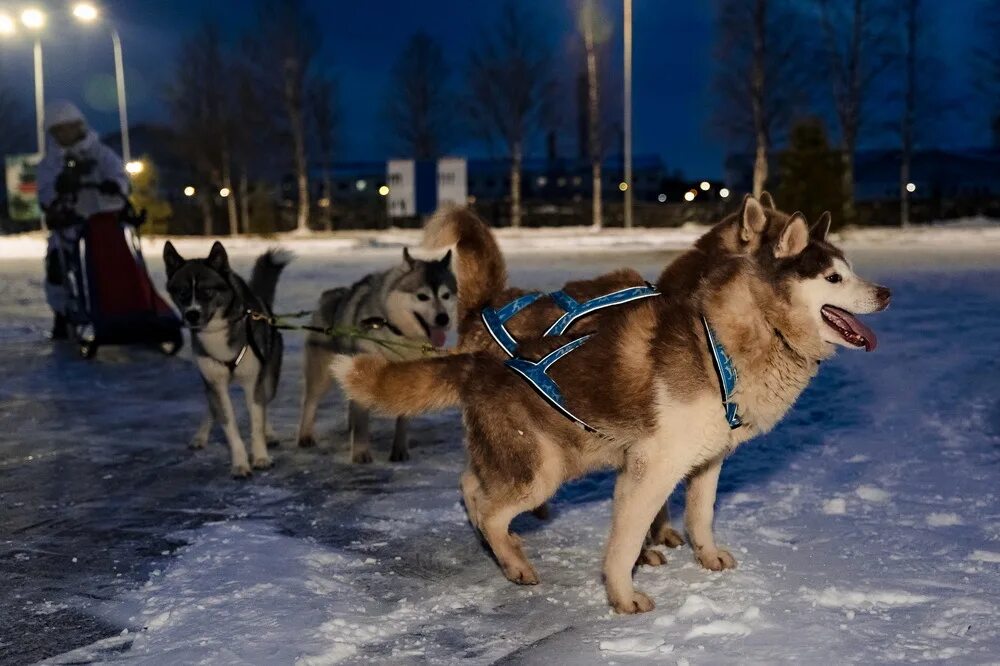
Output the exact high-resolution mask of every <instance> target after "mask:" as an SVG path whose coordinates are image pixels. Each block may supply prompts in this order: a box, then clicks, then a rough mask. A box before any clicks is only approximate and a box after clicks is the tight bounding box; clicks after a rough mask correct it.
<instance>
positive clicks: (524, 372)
mask: <svg viewBox="0 0 1000 666" xmlns="http://www.w3.org/2000/svg"><path fill="white" fill-rule="evenodd" d="M589 338H590V336H589V335H585V336H583V337H582V338H577V339H576V340H573V341H572V342H569V343H567V344H565V345H563V346H562V347H560V348H559V349H556V350H555V351H552V352H550V353H549V354H547V355H546V356H545V357H544V358H543V359H542V360H540V361H537V362H535V361H529V360H528V359H525V358H511V359H508V360H507V361H505V363H506V365H507V367H509V368H510V369H511V370H513V371H514V372H516V373H517V374H519V375H521V376H522V377H524V378H525V379H526V380H528V383H529V384H531V385H532V387H534V389H535V390H536V391H538V393H539V394H541V396H542V397H543V398H545V400H546V401H548V403H549V404H551V405H552V406H553V407H555V408H556V409H558V410H559V411H560V412H562V413H563V414H564V415H565V416H567V417H568V418H570V419H571V420H573V421H575V422H576V423H579V424H580V425H581V426H582V427H583V429H584V430H586V431H587V432H592V433H597V432H598V431H597V430H596V429H595V428H592V427H591V426H590V425H588V424H587V423H586V422H585V421H584V420H583V419H581V418H580V417H578V416H577V415H576V414H574V413H573V412H571V411H570V410H569V409H568V408H567V407H566V404H565V402H564V400H563V396H562V393H561V392H560V391H559V387H558V386H557V385H556V383H555V382H554V381H552V378H551V377H549V375H548V369H549V368H550V367H552V364H553V363H555V362H556V361H558V360H559V359H561V358H562V357H563V356H565V355H566V354H568V353H570V352H571V351H573V350H574V349H576V348H577V347H579V346H580V345H582V344H583V343H584V342H586V341H587V340H588V339H589Z"/></svg>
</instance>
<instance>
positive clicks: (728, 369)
mask: <svg viewBox="0 0 1000 666" xmlns="http://www.w3.org/2000/svg"><path fill="white" fill-rule="evenodd" d="M701 323H702V324H704V326H705V337H706V338H707V339H708V351H709V356H711V357H712V365H714V366H715V374H716V376H717V377H718V378H719V388H720V390H721V392H722V406H723V408H724V409H725V412H726V422H728V423H729V427H730V429H732V430H735V429H736V428H739V427H740V426H742V425H743V419H742V418H741V417H740V414H739V411H740V408H739V405H737V404H736V403H735V402H733V399H732V398H733V392H734V391H735V390H736V382H737V381H739V376H738V375H737V373H736V366H735V365H733V359H732V358H731V357H730V356H729V354H727V353H726V348H725V347H723V346H722V343H721V342H719V338H718V337H717V336H716V335H715V331H713V330H712V327H711V326H710V325H709V323H708V319H706V318H705V317H704V315H703V316H702V318H701Z"/></svg>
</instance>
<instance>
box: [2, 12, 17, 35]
mask: <svg viewBox="0 0 1000 666" xmlns="http://www.w3.org/2000/svg"><path fill="white" fill-rule="evenodd" d="M16 32H17V23H16V22H15V21H14V19H13V18H11V16H10V14H0V35H3V36H4V37H9V36H10V35H13V34H14V33H16Z"/></svg>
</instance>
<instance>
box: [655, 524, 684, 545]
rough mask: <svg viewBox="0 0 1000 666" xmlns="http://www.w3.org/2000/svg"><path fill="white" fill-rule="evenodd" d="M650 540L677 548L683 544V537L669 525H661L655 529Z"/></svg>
mask: <svg viewBox="0 0 1000 666" xmlns="http://www.w3.org/2000/svg"><path fill="white" fill-rule="evenodd" d="M652 541H653V543H654V544H656V545H660V546H666V547H667V548H679V547H680V546H683V545H684V537H683V536H681V533H680V532H678V531H677V530H675V529H674V528H672V527H670V526H669V525H663V526H661V527H660V528H659V529H658V530H656V532H654V533H653V538H652Z"/></svg>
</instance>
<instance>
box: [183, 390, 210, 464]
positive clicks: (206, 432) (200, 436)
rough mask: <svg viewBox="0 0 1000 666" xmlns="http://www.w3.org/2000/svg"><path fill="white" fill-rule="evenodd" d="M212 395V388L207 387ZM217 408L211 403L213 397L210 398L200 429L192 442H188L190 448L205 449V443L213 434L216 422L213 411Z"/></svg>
mask: <svg viewBox="0 0 1000 666" xmlns="http://www.w3.org/2000/svg"><path fill="white" fill-rule="evenodd" d="M206 390H208V391H209V395H211V389H209V388H208V387H206ZM214 411H215V410H214V409H213V407H212V404H211V397H210V398H209V405H208V410H207V411H206V412H205V416H203V417H202V418H201V425H199V426H198V431H197V432H196V433H195V434H194V437H192V438H191V443H189V444H188V448H189V449H203V448H205V445H206V444H208V438H209V436H210V435H211V434H212V426H213V425H214V424H215V417H214V416H213V412H214Z"/></svg>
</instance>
